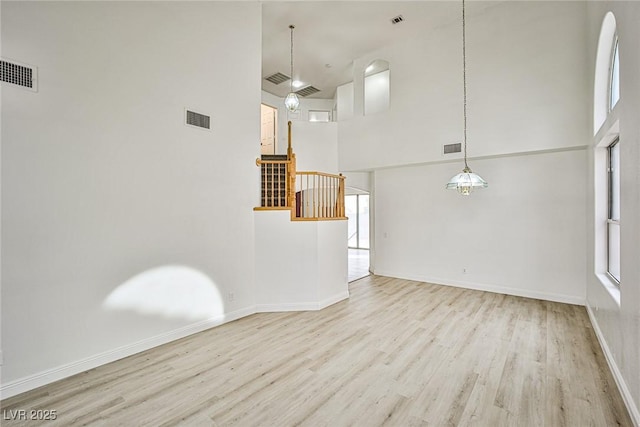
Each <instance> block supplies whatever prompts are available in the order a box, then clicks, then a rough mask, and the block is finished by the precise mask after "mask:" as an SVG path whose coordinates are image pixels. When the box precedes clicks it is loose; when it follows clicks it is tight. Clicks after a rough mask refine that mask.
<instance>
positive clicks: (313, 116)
mask: <svg viewBox="0 0 640 427" xmlns="http://www.w3.org/2000/svg"><path fill="white" fill-rule="evenodd" d="M309 121H310V122H329V121H331V117H330V112H329V111H311V110H310V111H309Z"/></svg>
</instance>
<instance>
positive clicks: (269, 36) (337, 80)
mask: <svg viewBox="0 0 640 427" xmlns="http://www.w3.org/2000/svg"><path fill="white" fill-rule="evenodd" d="M398 15H402V17H403V18H404V21H403V22H401V23H398V24H395V25H394V24H392V23H391V19H392V18H394V17H396V16H398ZM460 19H461V3H460V2H457V1H411V2H404V1H384V2H382V1H371V2H368V1H367V2H364V1H344V2H342V1H339V2H333V1H300V2H288V1H277V2H269V1H267V2H265V3H264V4H263V8H262V78H263V79H262V89H263V90H265V91H266V92H269V93H272V94H274V95H277V96H280V97H284V96H286V95H287V93H288V92H289V81H286V82H284V83H281V84H279V85H275V84H273V83H271V82H269V81H266V80H264V78H265V77H268V76H270V75H272V74H274V73H277V72H280V73H283V74H285V75H287V76H288V75H289V74H290V71H289V68H290V63H289V56H290V30H289V25H290V24H293V25H295V26H296V28H295V30H294V54H293V59H294V76H293V77H294V80H299V81H301V82H303V83H304V85H303V86H302V87H305V86H308V85H313V86H314V87H316V88H317V89H320V92H318V93H316V94H314V95H310V96H309V98H324V99H330V98H333V96H334V94H335V90H336V87H337V86H339V85H341V84H344V83H347V82H350V81H352V79H353V76H352V74H353V72H352V66H353V60H354V59H357V58H360V57H362V56H365V55H366V54H368V53H371V52H373V51H375V50H377V49H379V48H381V47H383V46H385V45H389V44H395V43H398V42H401V41H402V40H405V39H407V38H410V37H416V36H417V35H418V34H424V33H425V32H429V31H431V30H433V29H435V28H437V27H439V26H442V25H446V24H449V23H451V22H453V21H456V20H458V21H459V20H460Z"/></svg>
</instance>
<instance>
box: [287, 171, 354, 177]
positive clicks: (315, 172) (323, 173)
mask: <svg viewBox="0 0 640 427" xmlns="http://www.w3.org/2000/svg"><path fill="white" fill-rule="evenodd" d="M296 174H297V175H318V176H326V177H329V178H336V179H345V178H346V176H344V175H342V174H340V175H335V174H332V173H326V172H318V171H297V172H296Z"/></svg>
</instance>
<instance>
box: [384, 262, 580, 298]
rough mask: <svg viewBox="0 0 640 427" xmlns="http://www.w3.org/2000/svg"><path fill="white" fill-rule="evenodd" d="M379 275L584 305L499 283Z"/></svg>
mask: <svg viewBox="0 0 640 427" xmlns="http://www.w3.org/2000/svg"><path fill="white" fill-rule="evenodd" d="M374 274H376V275H379V276H387V277H396V278H398V279H405V280H414V281H416V282H426V283H433V284H434V285H443V286H454V287H457V288H465V289H474V290H477V291H485V292H493V293H498V294H506V295H514V296H518V297H525V298H534V299H540V300H545V301H554V302H562V303H565V304H574V305H585V298H584V297H578V296H573V295H563V294H553V293H548V292H538V291H531V290H527V289H518V288H510V287H506V286H499V285H489V284H484V283H471V282H463V281H458V280H448V279H441V278H436V277H426V276H419V275H411V274H410V275H407V274H403V273H395V272H393V271H384V270H376V271H375V273H374Z"/></svg>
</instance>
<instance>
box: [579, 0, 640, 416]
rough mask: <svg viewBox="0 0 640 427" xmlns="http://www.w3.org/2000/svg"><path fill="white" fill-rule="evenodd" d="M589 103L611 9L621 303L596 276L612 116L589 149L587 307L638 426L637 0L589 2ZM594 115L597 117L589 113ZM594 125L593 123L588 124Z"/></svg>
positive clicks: (639, 183) (639, 66) (639, 174)
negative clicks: (603, 164)
mask: <svg viewBox="0 0 640 427" xmlns="http://www.w3.org/2000/svg"><path fill="white" fill-rule="evenodd" d="M588 5H589V6H588V10H589V15H588V23H589V34H588V41H589V51H588V53H589V60H588V70H589V75H590V78H591V80H590V81H589V86H588V89H589V94H590V97H589V101H590V102H589V104H590V105H593V102H592V101H593V87H594V84H593V83H594V82H593V76H594V70H595V60H596V52H597V46H598V38H599V35H600V27H601V25H602V20H603V19H604V16H605V14H606V13H607V12H608V11H612V12H613V13H614V15H615V18H616V23H617V31H618V36H619V40H620V88H621V98H620V101H619V102H618V104H617V106H616V108H615V114H614V117H613V119H618V120H619V132H620V134H619V136H620V151H621V167H620V172H621V181H622V184H621V193H622V194H621V200H620V204H621V214H620V218H621V230H622V238H621V283H620V292H619V299H620V305H618V303H617V302H616V300H615V299H614V298H613V297H612V294H611V293H610V292H609V291H608V290H607V289H606V288H605V286H603V284H602V283H601V281H600V280H599V279H598V278H597V277H596V274H595V272H596V271H597V263H596V258H595V255H594V254H595V253H596V252H597V250H598V248H597V247H596V245H595V242H596V236H595V233H594V229H595V228H596V224H595V215H594V212H595V211H596V205H595V198H594V193H593V189H594V188H595V187H596V185H597V184H598V183H597V182H596V181H595V180H594V175H595V174H594V172H595V164H594V150H595V145H596V144H598V143H599V142H600V141H601V140H602V138H603V135H604V134H605V133H606V132H607V130H608V128H610V127H611V125H612V124H613V120H609V121H607V122H606V123H605V124H604V126H603V128H602V130H601V132H599V133H598V135H596V136H595V137H594V138H593V139H592V144H591V148H590V149H589V152H588V153H589V162H588V172H589V188H590V189H591V191H589V193H588V195H589V197H588V210H587V212H588V217H587V236H588V239H587V306H588V308H589V312H590V315H591V316H592V320H593V321H594V326H595V329H596V333H597V334H598V338H599V339H600V340H601V343H602V344H603V347H604V349H605V355H606V356H607V358H608V361H609V363H610V366H612V368H613V372H614V376H616V380H617V381H618V384H619V386H620V388H621V389H622V392H623V397H624V398H625V400H626V402H627V406H628V407H629V408H630V410H631V414H632V417H633V418H634V420H635V423H636V425H640V411H639V408H640V286H639V284H640V262H638V260H640V245H639V244H638V242H640V168H639V167H638V165H639V164H640V127H639V125H638V116H639V115H640V76H639V75H638V70H640V54H639V53H638V49H637V43H638V40H640V28H639V27H638V22H639V21H640V4H639V3H636V2H588ZM590 117H593V113H592V111H590ZM590 129H593V126H591V127H590Z"/></svg>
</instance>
